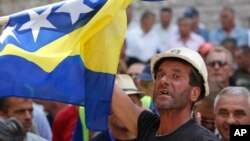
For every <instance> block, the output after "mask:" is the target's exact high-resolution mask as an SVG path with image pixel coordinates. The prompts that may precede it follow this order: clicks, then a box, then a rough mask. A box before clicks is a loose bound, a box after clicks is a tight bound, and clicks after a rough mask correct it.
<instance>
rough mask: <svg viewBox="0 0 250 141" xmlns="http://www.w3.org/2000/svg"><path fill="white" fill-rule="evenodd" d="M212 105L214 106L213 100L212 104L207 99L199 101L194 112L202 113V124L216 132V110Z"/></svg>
mask: <svg viewBox="0 0 250 141" xmlns="http://www.w3.org/2000/svg"><path fill="white" fill-rule="evenodd" d="M211 107H213V101H211V104H210V103H208V102H207V101H201V102H198V104H196V105H195V107H194V113H197V112H199V113H200V114H201V125H203V126H204V127H206V128H207V129H209V130H210V131H211V132H214V131H215V122H214V111H213V108H211Z"/></svg>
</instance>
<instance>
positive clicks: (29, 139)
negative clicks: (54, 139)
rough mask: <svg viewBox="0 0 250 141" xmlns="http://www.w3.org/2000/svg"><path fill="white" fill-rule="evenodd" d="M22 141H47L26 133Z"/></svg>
mask: <svg viewBox="0 0 250 141" xmlns="http://www.w3.org/2000/svg"><path fill="white" fill-rule="evenodd" d="M24 141H48V140H47V139H45V138H43V137H40V136H39V135H36V134H34V133H31V132H28V133H26V139H25V140H24Z"/></svg>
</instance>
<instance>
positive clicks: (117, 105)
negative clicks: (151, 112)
mask: <svg viewBox="0 0 250 141" xmlns="http://www.w3.org/2000/svg"><path fill="white" fill-rule="evenodd" d="M111 108H112V113H113V114H114V115H115V116H116V117H117V118H118V119H119V120H120V121H121V122H122V123H123V124H124V125H125V126H126V127H127V128H128V129H129V131H130V132H132V133H133V134H134V135H137V122H138V118H139V116H140V114H141V112H142V111H143V110H144V109H143V108H141V107H138V106H137V105H135V104H134V103H133V102H132V100H131V99H130V98H129V97H128V95H126V94H125V93H124V92H123V91H122V90H121V89H120V88H119V87H118V86H117V85H114V90H113V98H112V105H111Z"/></svg>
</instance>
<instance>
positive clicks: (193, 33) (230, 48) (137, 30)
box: [0, 6, 250, 141]
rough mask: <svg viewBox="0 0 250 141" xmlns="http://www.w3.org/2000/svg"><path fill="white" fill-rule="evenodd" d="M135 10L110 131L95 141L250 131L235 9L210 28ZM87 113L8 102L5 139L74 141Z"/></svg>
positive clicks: (192, 17) (215, 136)
mask: <svg viewBox="0 0 250 141" xmlns="http://www.w3.org/2000/svg"><path fill="white" fill-rule="evenodd" d="M133 12H134V11H133V7H132V6H129V7H128V8H127V17H128V20H127V21H128V30H127V34H126V38H125V41H124V44H123V48H122V52H121V56H120V62H119V67H118V71H117V76H116V80H115V84H114V91H113V98H112V104H111V107H112V108H111V111H112V113H111V115H110V117H109V119H108V121H109V130H108V131H105V132H92V131H89V133H88V134H89V135H88V136H89V140H91V141H99V140H100V141H116V140H117V141H119V140H124V141H133V140H135V141H163V140H164V141H166V140H167V141H177V140H178V141H184V140H185V141H195V140H197V141H219V140H221V141H229V140H230V136H229V130H230V125H232V124H239V125H240V124H244V125H250V92H249V90H250V61H249V59H247V58H249V57H248V55H250V48H249V46H250V38H249V36H250V35H248V32H247V29H244V28H243V27H241V26H239V25H237V24H236V23H235V13H234V10H233V8H231V7H224V8H222V10H221V12H220V15H219V16H220V23H221V27H218V28H216V29H214V30H208V29H207V28H206V27H205V25H204V24H202V23H201V22H200V21H199V16H200V15H199V11H198V10H197V9H196V8H194V7H190V8H187V9H186V10H185V12H184V13H183V16H181V17H179V18H178V21H177V23H174V22H173V21H172V19H173V16H174V13H173V11H172V9H171V8H169V7H164V8H162V9H161V10H160V16H159V17H160V21H159V22H157V24H155V23H156V21H155V14H154V13H153V12H151V11H145V12H144V13H143V14H142V16H141V20H140V22H139V23H137V22H135V21H134V20H133ZM28 91H29V90H27V92H28ZM78 111H79V107H77V106H74V105H68V104H64V103H59V102H53V101H42V100H32V99H24V98H16V97H6V98H0V118H1V119H0V141H2V140H3V141H12V140H13V141H14V140H15V141H16V140H18V141H46V140H47V141H70V140H72V138H73V132H74V129H75V126H76V124H77V118H78V116H79V115H78V114H79V113H78Z"/></svg>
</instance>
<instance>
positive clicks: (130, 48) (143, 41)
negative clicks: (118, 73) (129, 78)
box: [125, 11, 158, 66]
mask: <svg viewBox="0 0 250 141" xmlns="http://www.w3.org/2000/svg"><path fill="white" fill-rule="evenodd" d="M154 21H155V15H154V14H153V13H152V12H150V11H146V12H145V13H143V15H142V18H141V26H140V27H138V28H134V30H133V31H131V32H128V33H127V35H126V43H127V44H126V47H127V48H126V52H125V53H126V55H127V56H128V62H127V64H128V66H130V65H131V64H133V63H136V62H142V63H147V62H149V60H150V59H151V57H152V56H153V55H154V54H155V53H156V52H157V50H158V48H157V43H158V36H157V35H156V33H154V32H153V31H152V30H151V29H152V27H153V25H154Z"/></svg>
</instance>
